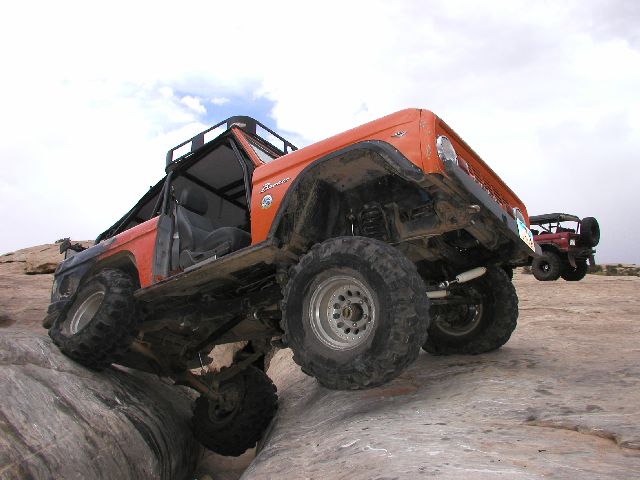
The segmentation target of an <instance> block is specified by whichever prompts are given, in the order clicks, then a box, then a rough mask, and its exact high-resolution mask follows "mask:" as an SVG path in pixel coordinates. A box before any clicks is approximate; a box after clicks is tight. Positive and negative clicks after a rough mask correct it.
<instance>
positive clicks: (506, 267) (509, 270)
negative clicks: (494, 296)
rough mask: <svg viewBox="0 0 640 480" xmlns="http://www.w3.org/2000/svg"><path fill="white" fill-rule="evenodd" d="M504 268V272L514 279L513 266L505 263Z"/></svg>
mask: <svg viewBox="0 0 640 480" xmlns="http://www.w3.org/2000/svg"><path fill="white" fill-rule="evenodd" d="M502 269H503V270H504V273H506V274H507V277H509V280H513V267H512V266H510V265H503V266H502Z"/></svg>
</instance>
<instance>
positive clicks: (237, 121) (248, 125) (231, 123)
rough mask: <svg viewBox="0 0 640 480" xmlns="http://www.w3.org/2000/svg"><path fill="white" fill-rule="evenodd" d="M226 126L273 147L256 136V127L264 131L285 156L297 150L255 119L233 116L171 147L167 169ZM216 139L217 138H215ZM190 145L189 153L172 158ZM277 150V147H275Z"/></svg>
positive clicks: (200, 146) (266, 140)
mask: <svg viewBox="0 0 640 480" xmlns="http://www.w3.org/2000/svg"><path fill="white" fill-rule="evenodd" d="M225 123H226V124H227V130H228V129H230V128H231V127H238V128H241V129H242V130H244V131H245V132H247V133H249V134H251V135H255V136H258V137H260V138H261V139H262V140H264V141H265V142H267V144H269V145H271V146H274V147H275V145H273V144H272V143H271V142H270V141H269V139H268V138H264V136H261V135H259V134H258V127H260V128H262V129H263V130H265V131H266V132H268V133H269V134H271V135H273V136H274V137H275V138H277V139H278V140H280V141H281V142H282V144H283V148H282V149H278V150H280V151H281V152H282V154H283V155H286V154H287V153H289V152H292V151H294V150H297V149H298V147H296V146H295V145H294V144H292V143H291V142H290V141H288V140H287V139H285V138H284V137H282V136H280V135H278V134H277V133H276V132H274V131H273V130H271V129H270V128H269V127H267V126H266V125H264V124H263V123H261V122H259V121H258V120H256V119H255V118H252V117H248V116H246V115H234V116H232V117H229V118H227V119H226V120H223V121H221V122H220V123H216V124H215V125H213V126H212V127H209V128H207V129H206V130H203V131H202V132H200V133H199V134H197V135H196V136H194V137H191V138H190V139H189V140H186V141H184V142H182V143H181V144H180V145H176V146H175V147H173V148H172V149H170V150H169V151H168V152H167V165H166V166H167V167H168V166H169V165H171V164H172V163H174V162H177V161H178V160H180V159H181V158H183V157H185V156H187V155H190V154H192V153H193V152H195V151H196V150H198V149H200V148H202V147H203V146H204V145H205V143H209V142H205V141H204V136H205V135H206V134H207V133H209V132H211V131H212V130H215V129H216V128H219V127H221V126H222V125H224V124H225ZM216 138H217V136H216ZM189 144H191V145H190V148H189V151H188V152H186V153H184V154H182V155H180V156H179V157H178V158H173V157H174V154H175V152H176V150H178V149H180V148H182V147H184V146H185V145H189ZM276 148H277V147H276Z"/></svg>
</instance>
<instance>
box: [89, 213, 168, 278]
mask: <svg viewBox="0 0 640 480" xmlns="http://www.w3.org/2000/svg"><path fill="white" fill-rule="evenodd" d="M158 218H159V217H154V218H152V219H150V220H147V221H146V222H144V223H141V224H140V225H136V226H135V227H133V228H130V229H129V230H125V231H124V232H122V233H120V234H118V235H116V236H115V237H113V239H112V240H113V241H112V243H110V244H109V246H108V247H107V251H105V252H104V253H103V254H102V255H100V256H99V257H98V259H99V260H102V259H105V258H107V257H112V256H113V255H115V254H117V253H122V252H124V253H127V254H128V255H130V256H131V257H132V258H133V261H134V264H135V266H136V268H137V270H138V278H139V279H140V287H142V288H144V287H147V286H149V285H151V268H152V265H153V250H154V246H155V241H156V234H157V229H156V226H157V224H158ZM106 241H107V242H109V241H110V240H106Z"/></svg>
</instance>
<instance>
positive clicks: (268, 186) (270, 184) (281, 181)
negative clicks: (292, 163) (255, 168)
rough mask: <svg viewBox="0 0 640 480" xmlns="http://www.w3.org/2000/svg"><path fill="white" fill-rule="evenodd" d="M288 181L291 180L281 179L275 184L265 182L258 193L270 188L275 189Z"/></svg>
mask: <svg viewBox="0 0 640 480" xmlns="http://www.w3.org/2000/svg"><path fill="white" fill-rule="evenodd" d="M289 180H291V178H290V177H287V178H283V179H282V180H278V181H277V182H275V183H271V182H267V183H265V184H264V185H263V186H262V188H261V189H260V193H264V192H266V191H267V190H271V189H272V188H275V187H277V186H278V185H282V184H283V183H287V182H288V181H289Z"/></svg>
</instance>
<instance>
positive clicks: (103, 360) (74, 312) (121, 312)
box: [49, 269, 139, 370]
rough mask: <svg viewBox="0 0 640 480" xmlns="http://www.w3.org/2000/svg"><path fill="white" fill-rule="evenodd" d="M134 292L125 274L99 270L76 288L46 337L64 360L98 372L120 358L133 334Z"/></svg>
mask: <svg viewBox="0 0 640 480" xmlns="http://www.w3.org/2000/svg"><path fill="white" fill-rule="evenodd" d="M135 288H136V284H135V282H134V281H133V279H132V278H131V276H130V275H128V274H127V273H125V272H123V271H121V270H114V269H105V270H101V271H100V272H98V273H97V274H95V275H94V276H93V277H91V278H90V279H89V280H88V281H87V282H85V283H84V284H83V285H81V286H80V288H79V289H78V293H77V295H76V298H75V300H74V302H73V304H72V305H71V307H70V308H69V309H68V311H67V312H66V313H65V314H64V315H61V316H60V317H58V319H56V321H55V322H54V324H53V326H52V327H51V329H50V330H49V336H50V337H51V338H52V339H53V342H54V343H55V344H56V345H57V346H58V348H60V350H61V351H62V353H64V354H65V355H67V356H68V357H70V358H72V359H73V360H75V361H76V362H78V363H80V364H82V365H84V366H85V367H88V368H91V369H94V370H102V369H103V368H105V367H107V366H108V365H110V364H111V363H114V362H116V361H117V360H119V359H120V358H121V357H122V354H124V353H125V352H126V351H127V350H128V348H129V345H131V341H132V340H133V336H134V334H135V333H136V331H137V326H138V319H139V316H138V312H137V309H136V303H135V300H134V298H133V292H134V291H135Z"/></svg>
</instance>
